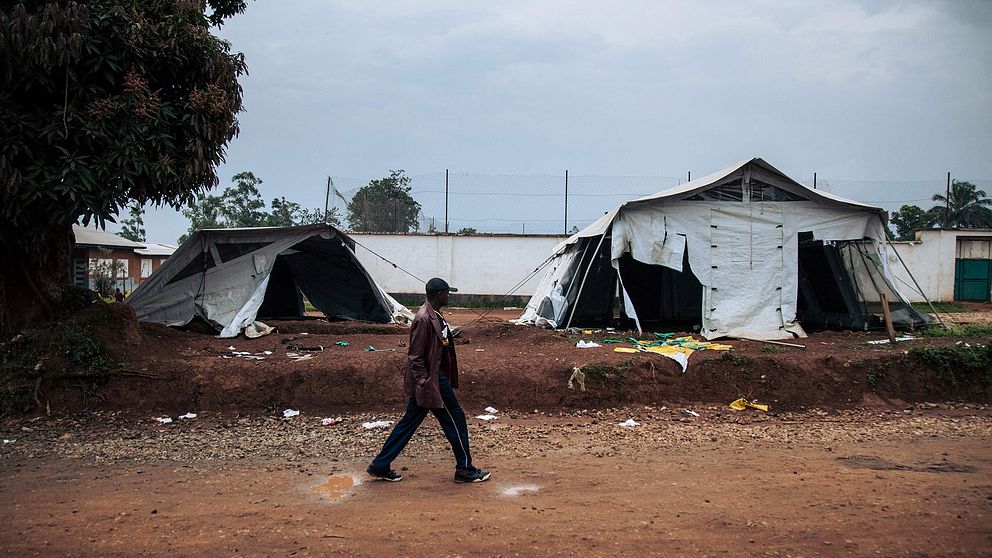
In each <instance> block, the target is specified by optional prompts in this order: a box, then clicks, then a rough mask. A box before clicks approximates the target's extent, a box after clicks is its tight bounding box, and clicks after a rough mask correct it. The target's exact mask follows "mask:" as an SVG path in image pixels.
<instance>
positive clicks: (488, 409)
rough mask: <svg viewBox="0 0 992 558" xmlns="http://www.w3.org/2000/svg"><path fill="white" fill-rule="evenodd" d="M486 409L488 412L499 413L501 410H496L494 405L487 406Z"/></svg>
mask: <svg viewBox="0 0 992 558" xmlns="http://www.w3.org/2000/svg"><path fill="white" fill-rule="evenodd" d="M485 411H486V412H487V413H498V412H499V411H497V410H496V409H495V408H494V407H486V408H485Z"/></svg>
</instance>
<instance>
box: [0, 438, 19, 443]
mask: <svg viewBox="0 0 992 558" xmlns="http://www.w3.org/2000/svg"><path fill="white" fill-rule="evenodd" d="M16 441H17V440H8V439H7V438H4V439H3V443H5V444H13V443H14V442H16Z"/></svg>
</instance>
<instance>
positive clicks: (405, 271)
mask: <svg viewBox="0 0 992 558" xmlns="http://www.w3.org/2000/svg"><path fill="white" fill-rule="evenodd" d="M351 240H352V241H353V242H354V243H355V244H357V245H359V246H361V247H362V248H365V249H366V250H368V251H369V252H371V253H372V254H373V255H375V256H376V257H378V258H379V259H380V260H382V261H384V262H386V263H388V264H389V265H391V266H393V267H394V268H396V269H398V270H400V271H402V272H403V273H406V274H407V275H409V276H410V277H413V278H414V279H416V280H417V281H420V282H421V283H423V284H425V285H426V284H427V281H424V280H423V279H421V278H420V277H417V276H416V275H414V274H413V273H410V272H409V271H407V270H406V269H404V268H402V267H400V266H399V265H397V264H396V263H395V262H393V261H390V260H388V259H386V257H385V256H383V255H382V254H379V253H378V252H376V251H375V250H373V249H371V248H369V247H368V246H366V245H364V244H362V243H361V242H359V241H357V240H355V239H354V238H352V239H351Z"/></svg>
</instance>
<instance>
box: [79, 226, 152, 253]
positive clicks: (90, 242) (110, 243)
mask: <svg viewBox="0 0 992 558" xmlns="http://www.w3.org/2000/svg"><path fill="white" fill-rule="evenodd" d="M72 233H73V234H74V235H76V246H79V247H81V248H123V249H125V250H135V249H142V248H144V247H145V245H144V244H142V243H140V242H134V241H132V240H128V239H126V238H123V237H120V236H117V235H116V234H111V233H109V232H107V231H102V230H100V229H98V228H96V227H84V226H82V225H73V226H72Z"/></svg>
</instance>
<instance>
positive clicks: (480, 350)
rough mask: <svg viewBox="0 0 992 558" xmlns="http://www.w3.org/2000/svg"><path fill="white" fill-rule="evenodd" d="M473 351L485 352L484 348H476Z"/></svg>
mask: <svg viewBox="0 0 992 558" xmlns="http://www.w3.org/2000/svg"><path fill="white" fill-rule="evenodd" d="M475 352H477V353H482V352H485V349H476V350H475Z"/></svg>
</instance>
